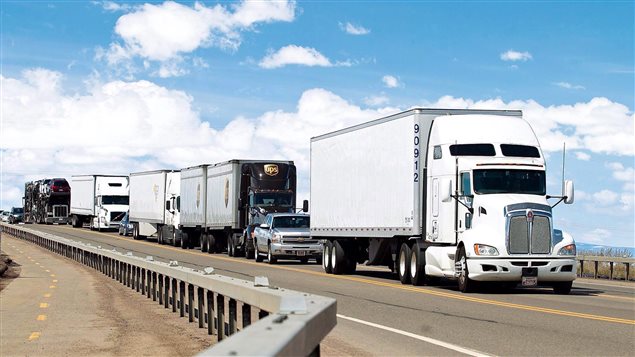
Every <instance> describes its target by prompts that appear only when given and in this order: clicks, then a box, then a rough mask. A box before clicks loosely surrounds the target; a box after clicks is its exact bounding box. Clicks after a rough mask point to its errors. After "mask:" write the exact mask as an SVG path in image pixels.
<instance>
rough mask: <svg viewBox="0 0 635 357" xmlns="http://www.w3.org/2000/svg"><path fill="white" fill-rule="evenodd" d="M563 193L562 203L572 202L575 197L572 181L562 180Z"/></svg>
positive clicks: (568, 203)
mask: <svg viewBox="0 0 635 357" xmlns="http://www.w3.org/2000/svg"><path fill="white" fill-rule="evenodd" d="M564 195H565V197H566V198H565V199H564V203H565V204H567V205H570V204H572V203H573V201H574V198H575V195H574V191H573V181H571V180H566V181H565V182H564Z"/></svg>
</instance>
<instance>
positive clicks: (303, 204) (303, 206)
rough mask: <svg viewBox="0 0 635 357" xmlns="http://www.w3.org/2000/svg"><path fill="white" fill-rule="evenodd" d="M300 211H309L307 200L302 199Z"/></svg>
mask: <svg viewBox="0 0 635 357" xmlns="http://www.w3.org/2000/svg"><path fill="white" fill-rule="evenodd" d="M302 212H309V200H304V201H302Z"/></svg>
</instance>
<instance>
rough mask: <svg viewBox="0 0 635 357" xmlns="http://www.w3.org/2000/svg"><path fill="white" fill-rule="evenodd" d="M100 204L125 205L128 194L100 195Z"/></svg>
mask: <svg viewBox="0 0 635 357" xmlns="http://www.w3.org/2000/svg"><path fill="white" fill-rule="evenodd" d="M101 204H102V205H127V204H128V196H102V197H101Z"/></svg>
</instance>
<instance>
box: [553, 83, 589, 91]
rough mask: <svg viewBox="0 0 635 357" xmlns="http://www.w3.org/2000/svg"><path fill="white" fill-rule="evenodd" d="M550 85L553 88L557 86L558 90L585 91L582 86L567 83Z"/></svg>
mask: <svg viewBox="0 0 635 357" xmlns="http://www.w3.org/2000/svg"><path fill="white" fill-rule="evenodd" d="M552 84H553V85H554V86H558V87H560V88H565V89H586V88H585V87H584V86H581V85H579V84H571V83H569V82H555V83H552Z"/></svg>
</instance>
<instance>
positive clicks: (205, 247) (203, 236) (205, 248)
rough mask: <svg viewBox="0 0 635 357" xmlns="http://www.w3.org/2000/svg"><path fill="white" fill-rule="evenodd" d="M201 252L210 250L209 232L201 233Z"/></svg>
mask: <svg viewBox="0 0 635 357" xmlns="http://www.w3.org/2000/svg"><path fill="white" fill-rule="evenodd" d="M201 252H202V253H207V252H209V240H208V239H207V234H206V233H202V234H201Z"/></svg>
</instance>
